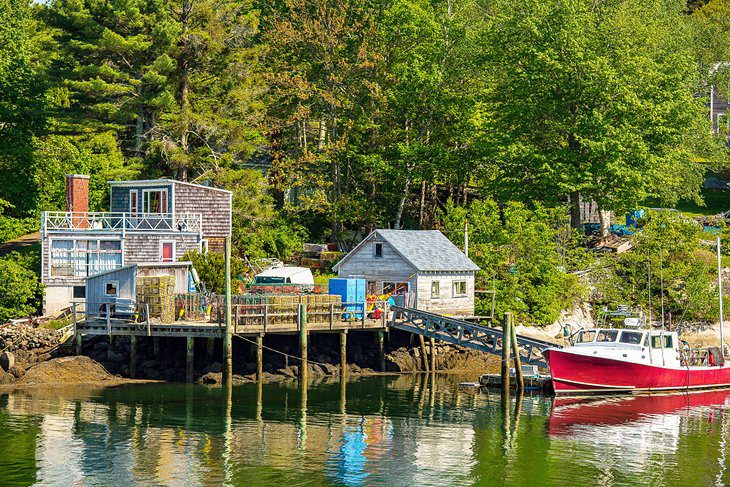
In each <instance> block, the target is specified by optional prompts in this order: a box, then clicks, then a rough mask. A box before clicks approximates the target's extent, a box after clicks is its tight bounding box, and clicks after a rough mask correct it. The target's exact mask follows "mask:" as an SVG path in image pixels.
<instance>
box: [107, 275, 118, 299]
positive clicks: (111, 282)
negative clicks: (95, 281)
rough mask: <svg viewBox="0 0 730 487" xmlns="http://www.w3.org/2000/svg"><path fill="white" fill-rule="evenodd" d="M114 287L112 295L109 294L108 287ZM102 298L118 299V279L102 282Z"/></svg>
mask: <svg viewBox="0 0 730 487" xmlns="http://www.w3.org/2000/svg"><path fill="white" fill-rule="evenodd" d="M110 284H111V285H113V286H114V294H109V285H110ZM104 297H107V298H112V297H114V298H118V297H119V280H118V279H111V280H109V281H104Z"/></svg>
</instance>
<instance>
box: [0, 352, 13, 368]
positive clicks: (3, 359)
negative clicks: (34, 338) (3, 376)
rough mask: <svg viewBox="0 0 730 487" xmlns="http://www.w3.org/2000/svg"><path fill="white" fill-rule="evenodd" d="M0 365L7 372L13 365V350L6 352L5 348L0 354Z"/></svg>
mask: <svg viewBox="0 0 730 487" xmlns="http://www.w3.org/2000/svg"><path fill="white" fill-rule="evenodd" d="M0 367H2V368H3V370H4V371H5V372H9V371H10V369H12V368H13V367H15V355H13V352H8V351H7V350H6V351H4V352H3V353H2V355H0Z"/></svg>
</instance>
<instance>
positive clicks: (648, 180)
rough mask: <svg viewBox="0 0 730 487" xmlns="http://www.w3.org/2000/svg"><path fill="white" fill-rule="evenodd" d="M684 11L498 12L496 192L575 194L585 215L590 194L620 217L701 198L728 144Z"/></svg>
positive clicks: (636, 1) (539, 4) (493, 38)
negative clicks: (708, 173)
mask: <svg viewBox="0 0 730 487" xmlns="http://www.w3.org/2000/svg"><path fill="white" fill-rule="evenodd" d="M683 10H684V4H683V3H682V2H680V1H679V0H677V1H663V0H649V1H646V0H620V1H616V2H598V3H597V2H592V1H588V0H575V1H569V2H564V1H557V0H548V1H543V0H530V1H527V2H522V3H521V5H520V7H519V8H515V6H514V5H513V4H512V3H511V2H507V3H506V4H501V5H499V6H496V7H495V10H494V12H493V18H492V28H491V29H488V30H487V33H486V35H485V37H484V40H485V45H484V48H485V50H486V51H487V52H488V54H487V58H488V61H489V63H490V66H491V68H492V72H493V79H494V88H493V89H492V90H491V92H490V94H489V100H490V101H491V102H492V103H493V109H492V110H493V111H492V114H493V118H492V119H491V121H490V123H489V127H490V128H491V129H492V130H490V131H489V133H490V138H489V139H488V140H487V141H485V145H487V146H488V147H490V150H491V151H492V154H493V155H494V160H495V163H494V164H491V165H488V166H486V168H485V169H487V171H485V173H486V174H487V175H488V176H487V177H486V178H485V179H487V183H489V182H492V183H493V184H487V186H488V187H489V188H490V189H492V190H493V191H495V192H496V193H498V194H501V195H505V196H506V195H509V196H510V197H516V198H520V199H523V200H532V199H538V200H541V201H545V202H548V203H560V202H561V201H564V199H563V198H565V197H566V196H569V197H570V201H571V204H572V205H573V207H574V208H576V207H577V204H578V201H579V197H580V196H582V197H583V198H585V199H588V200H593V201H595V202H596V203H597V204H598V206H599V209H600V210H614V211H622V210H626V209H631V208H635V207H637V206H639V205H642V204H643V203H645V202H646V200H647V199H648V198H656V199H658V200H660V201H661V202H662V203H663V204H668V205H669V204H673V203H676V202H677V201H678V200H679V199H693V200H695V201H700V195H699V190H700V187H701V184H702V182H703V176H704V173H705V170H706V165H705V164H704V163H703V162H701V161H702V159H701V157H700V156H705V157H714V156H716V155H717V154H718V153H719V151H720V144H719V143H718V142H717V141H714V140H710V130H709V126H708V123H707V114H706V109H705V108H704V106H703V99H702V98H698V97H695V93H697V92H698V88H699V84H698V81H699V77H698V66H697V62H696V56H695V53H694V52H693V50H692V42H691V33H690V31H689V29H690V22H689V21H688V20H687V19H688V17H687V16H686V15H684V14H683ZM600 214H601V215H604V212H603V211H601V212H600ZM572 222H573V225H574V226H577V225H578V224H579V223H580V222H579V218H578V214H577V213H576V212H575V211H573V212H572ZM603 228H604V230H605V231H607V224H606V223H604V225H603Z"/></svg>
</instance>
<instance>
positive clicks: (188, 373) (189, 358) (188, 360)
mask: <svg viewBox="0 0 730 487" xmlns="http://www.w3.org/2000/svg"><path fill="white" fill-rule="evenodd" d="M187 341H188V346H187V354H186V356H185V381H186V382H187V383H188V384H190V383H192V382H193V373H194V372H193V365H194V359H195V355H194V354H195V338H194V337H192V336H188V337H187Z"/></svg>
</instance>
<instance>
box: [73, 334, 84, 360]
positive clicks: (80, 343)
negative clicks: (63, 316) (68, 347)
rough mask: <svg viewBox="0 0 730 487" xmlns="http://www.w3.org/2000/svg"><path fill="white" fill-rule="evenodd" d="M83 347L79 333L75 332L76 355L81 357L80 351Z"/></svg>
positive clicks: (82, 340)
mask: <svg viewBox="0 0 730 487" xmlns="http://www.w3.org/2000/svg"><path fill="white" fill-rule="evenodd" d="M83 345H84V339H83V337H82V336H81V333H79V332H76V350H75V353H76V355H81V350H82V349H83Z"/></svg>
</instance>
